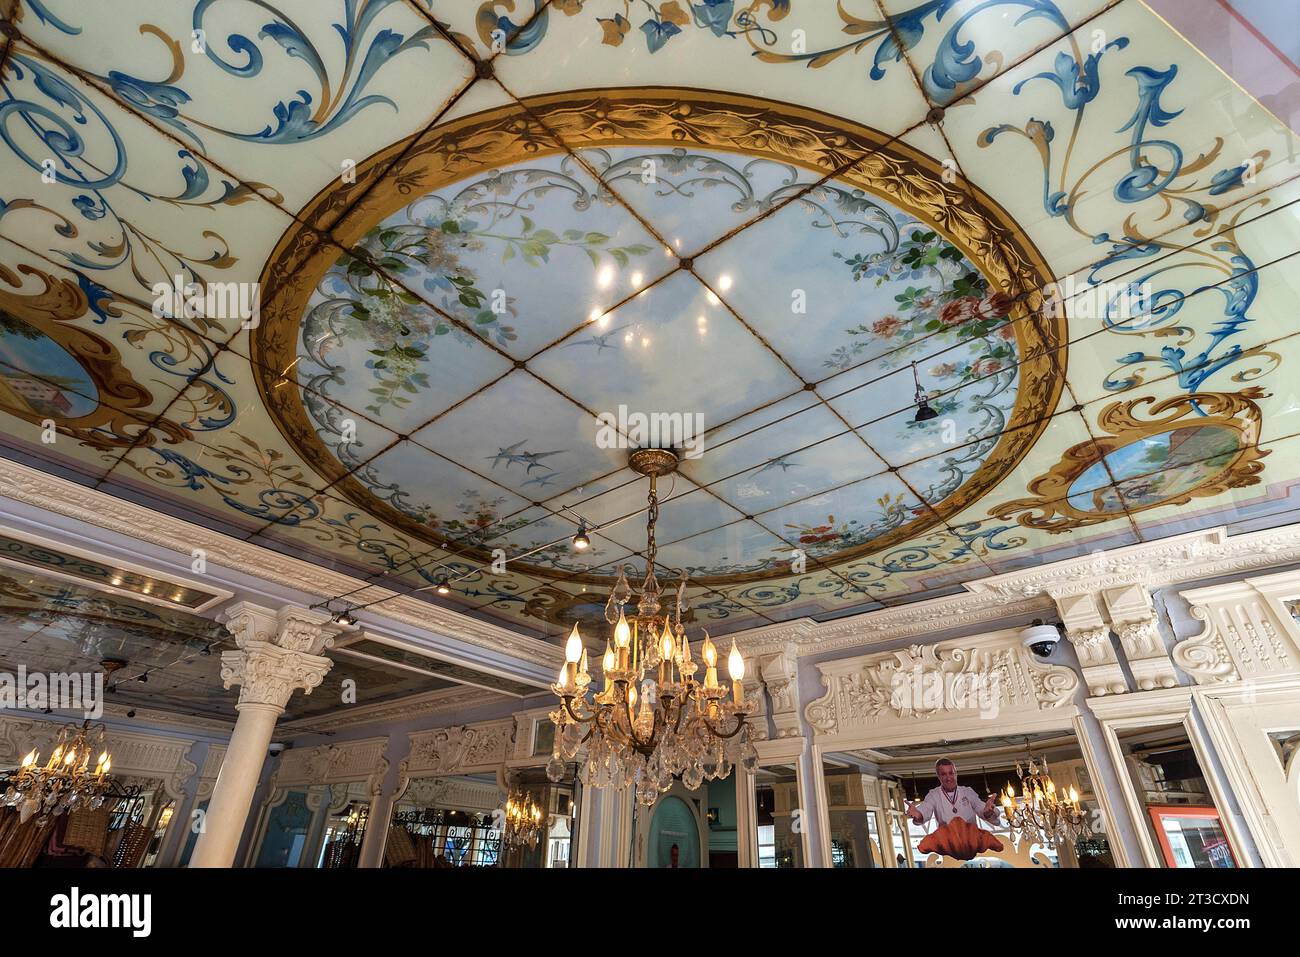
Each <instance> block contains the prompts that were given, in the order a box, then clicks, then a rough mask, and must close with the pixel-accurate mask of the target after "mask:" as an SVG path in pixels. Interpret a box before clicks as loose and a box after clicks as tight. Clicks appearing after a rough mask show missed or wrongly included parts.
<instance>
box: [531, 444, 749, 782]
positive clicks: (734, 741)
mask: <svg viewBox="0 0 1300 957" xmlns="http://www.w3.org/2000/svg"><path fill="white" fill-rule="evenodd" d="M628 464H629V466H630V467H631V468H632V469H633V470H634V471H636V472H638V473H639V474H641V475H644V476H647V477H648V478H649V479H650V493H649V495H648V496H647V502H648V505H649V509H648V515H647V520H646V549H645V558H646V570H645V576H644V577H643V578H642V580H641V585H640V587H639V588H632V587H630V586H629V585H628V581H627V576H626V575H625V574H624V570H623V569H620V570H619V574H618V579H617V580H616V581H615V583H614V588H613V590H612V591H611V592H610V596H609V601H608V602H607V603H606V605H605V620H606V621H607V622H608V623H609V624H610V625H611V626H612V629H613V634H612V638H610V639H607V640H606V644H605V655H604V658H603V661H602V684H603V686H602V687H601V689H600V691H598V692H597V691H596V690H595V689H594V688H592V687H590V686H591V684H592V680H591V675H590V673H589V672H588V670H587V653H586V651H585V650H584V648H583V644H582V637H581V635H580V634H579V633H578V626H577V625H576V624H575V625H574V626H573V631H572V632H571V633H570V635H569V640H568V643H567V645H566V647H565V663H564V666H563V667H562V668H561V669H560V675H559V679H558V680H557V681H556V683H555V684H554V685H552V686H551V690H553V691H554V692H555V694H556V696H557V697H558V698H559V699H560V707H559V708H558V709H557V710H555V711H553V712H551V715H550V717H551V720H552V721H553V722H554V723H555V726H556V733H555V747H554V750H553V752H552V755H551V760H550V762H548V764H547V765H546V773H547V776H548V777H550V779H551V780H552V781H559V780H561V778H562V777H563V776H564V772H565V762H566V761H572V760H574V759H575V758H576V757H577V755H578V752H579V750H580V749H582V748H583V747H584V746H585V748H586V755H585V758H584V760H583V761H582V763H581V765H580V770H579V774H580V776H581V780H582V782H583V783H584V784H586V785H588V786H591V787H602V788H603V787H608V788H614V789H617V790H622V789H624V788H628V787H631V788H633V789H634V790H635V793H636V799H637V801H638V802H639V803H641V804H642V805H644V806H646V807H649V806H651V805H653V804H654V803H655V801H656V800H658V798H659V795H660V794H661V793H663V792H664V791H667V790H668V789H669V788H670V787H672V784H673V779H674V778H675V777H678V776H680V777H681V779H682V782H683V783H684V784H685V785H686V787H687V788H689V789H691V790H695V789H696V788H698V787H699V786H700V785H701V784H702V783H703V782H704V780H705V779H706V778H707V779H709V780H719V779H722V778H725V777H726V776H727V775H728V774H730V773H731V769H732V766H733V765H734V764H736V763H742V764H743V765H744V766H745V768H746V769H747V770H752V769H753V768H754V767H755V766H756V765H757V761H758V753H757V751H756V750H755V748H754V745H753V743H752V742H751V740H750V729H749V724H748V722H747V721H746V720H745V719H746V717H747V716H748V715H750V714H752V713H753V711H754V704H753V703H752V702H748V701H746V700H745V690H744V684H743V678H744V677H745V662H744V659H743V658H742V657H741V655H740V652H739V651H738V650H737V648H736V646H735V643H734V642H733V643H732V647H731V654H730V656H729V657H728V673H729V675H730V677H731V687H730V688H727V687H726V686H724V685H722V684H720V683H719V682H718V668H717V665H718V651H717V649H716V648H715V647H714V645H713V642H712V641H711V640H710V639H709V636H708V632H705V634H704V644H703V646H702V649H701V656H702V658H703V659H704V661H703V664H704V680H703V681H702V682H701V681H697V680H696V678H695V675H696V673H697V672H698V671H699V667H698V666H697V665H696V663H695V661H694V660H693V659H692V657H691V647H690V643H689V642H688V641H687V639H686V630H685V628H683V626H682V609H683V605H684V599H685V591H686V583H687V578H686V575H685V573H683V574H682V576H681V580H680V582H679V583H678V586H677V594H676V598H675V600H674V601H673V602H672V606H673V607H672V609H671V611H669V610H664V611H663V612H661V611H660V598H661V596H662V595H663V592H662V590H661V588H660V585H659V581H658V579H657V578H656V577H655V552H656V549H655V523H656V522H657V521H658V518H659V496H658V489H657V486H656V480H657V479H658V478H659V477H661V476H663V475H668V474H671V473H672V472H674V471H676V469H677V456H676V455H675V454H673V453H672V452H670V451H668V450H666V449H640V450H638V451H636V452H633V453H632V456H631V458H630V460H629V463H628ZM634 598H635V599H636V601H635V605H634V606H633V607H632V608H631V609H630V610H631V614H628V613H627V611H628V610H627V609H625V606H628V605H629V604H630V603H631V602H632V599H634Z"/></svg>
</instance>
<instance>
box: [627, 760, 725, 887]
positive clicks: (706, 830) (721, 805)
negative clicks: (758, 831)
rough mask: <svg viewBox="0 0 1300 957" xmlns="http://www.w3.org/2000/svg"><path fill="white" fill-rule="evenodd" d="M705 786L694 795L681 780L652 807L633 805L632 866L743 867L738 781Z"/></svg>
mask: <svg viewBox="0 0 1300 957" xmlns="http://www.w3.org/2000/svg"><path fill="white" fill-rule="evenodd" d="M737 774H738V772H737V771H736V769H735V768H732V769H731V771H730V773H729V774H727V776H726V777H724V778H719V779H718V780H715V781H707V780H706V781H704V782H703V783H702V784H701V785H700V786H699V787H698V788H695V789H694V790H690V789H688V788H687V787H686V786H685V785H684V784H682V782H681V781H680V780H678V781H674V782H673V786H672V787H671V788H669V790H667V791H665V792H664V793H663V794H660V795H659V799H658V800H657V801H656V802H655V803H654V805H653V806H651V807H648V808H647V807H642V806H641V805H640V804H635V805H634V811H633V815H634V817H633V821H634V827H633V833H634V835H635V837H634V839H633V865H634V866H635V867H648V868H680V869H689V868H697V867H738V866H739V861H740V855H739V849H738V844H737V835H738V833H739V828H738V819H737V808H736V777H737Z"/></svg>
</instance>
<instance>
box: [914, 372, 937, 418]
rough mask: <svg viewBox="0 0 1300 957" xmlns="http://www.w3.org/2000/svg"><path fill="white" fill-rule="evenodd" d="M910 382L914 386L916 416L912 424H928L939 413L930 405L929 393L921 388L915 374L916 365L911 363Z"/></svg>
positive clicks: (919, 380)
mask: <svg viewBox="0 0 1300 957" xmlns="http://www.w3.org/2000/svg"><path fill="white" fill-rule="evenodd" d="M912 382H914V383H915V384H916V414H915V415H913V416H912V421H913V422H929V421H930V420H931V419H935V418H938V417H939V413H938V412H936V411H935V409H934V408H933V407H932V406H931V405H930V393H928V392H926V391H925V390H924V389H922V388H921V377H920V376H919V375H918V374H917V372H916V363H915V362H913V363H912Z"/></svg>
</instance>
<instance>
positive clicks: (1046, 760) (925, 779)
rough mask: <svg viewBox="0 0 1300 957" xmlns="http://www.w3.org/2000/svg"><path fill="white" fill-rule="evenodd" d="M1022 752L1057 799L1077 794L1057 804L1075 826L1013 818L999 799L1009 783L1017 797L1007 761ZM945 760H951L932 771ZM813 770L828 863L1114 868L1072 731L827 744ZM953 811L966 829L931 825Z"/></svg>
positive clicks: (1018, 787) (1017, 759)
mask: <svg viewBox="0 0 1300 957" xmlns="http://www.w3.org/2000/svg"><path fill="white" fill-rule="evenodd" d="M1030 757H1032V758H1033V759H1034V761H1035V765H1036V766H1037V767H1038V768H1039V769H1040V770H1043V769H1044V766H1045V773H1046V778H1044V779H1043V780H1044V783H1046V782H1047V781H1048V780H1050V787H1051V788H1053V789H1054V793H1055V794H1056V795H1057V799H1058V800H1059V801H1060V802H1061V803H1063V804H1065V805H1070V804H1071V802H1070V795H1071V793H1072V792H1073V794H1074V795H1077V798H1078V801H1077V811H1073V812H1072V813H1071V808H1070V807H1068V806H1067V807H1065V808H1064V809H1063V810H1064V811H1065V812H1066V814H1067V816H1068V817H1069V818H1070V819H1071V820H1073V821H1075V822H1076V826H1074V827H1064V826H1062V827H1060V828H1058V829H1043V830H1039V829H1036V828H1026V827H1023V826H1012V824H1011V822H1010V821H1009V819H1008V816H1007V812H1006V805H1005V803H1004V798H1005V795H1006V792H1007V788H1008V787H1010V788H1011V789H1012V792H1013V794H1014V800H1015V801H1016V803H1017V804H1020V803H1022V802H1023V797H1024V787H1025V784H1026V780H1025V779H1023V778H1022V777H1021V776H1020V774H1018V772H1017V770H1016V766H1017V764H1019V765H1020V768H1021V770H1022V771H1024V770H1027V767H1028V762H1029V759H1030ZM945 758H946V759H947V760H948V761H950V762H951V764H950V765H946V766H944V767H943V768H942V769H936V763H937V762H939V761H940V760H941V759H945ZM940 771H942V772H943V773H944V775H945V779H944V780H942V781H941V779H940ZM820 772H821V779H822V785H821V786H822V796H823V801H824V802H825V811H824V821H823V824H824V827H825V830H826V834H825V836H824V840H823V846H824V848H825V845H827V844H829V854H830V861H829V862H830V864H831V866H833V867H845V868H850V867H904V868H907V867H915V868H927V867H928V868H934V867H1026V868H1033V867H1038V868H1056V867H1112V866H1114V864H1113V862H1112V860H1111V854H1110V846H1109V841H1108V839H1107V836H1106V833H1105V830H1104V819H1103V817H1102V815H1101V814H1100V813H1099V812H1098V809H1097V801H1096V796H1095V795H1094V794H1093V790H1092V782H1091V778H1090V776H1089V774H1088V770H1087V765H1086V763H1085V761H1084V757H1083V754H1082V751H1081V749H1080V747H1079V744H1078V740H1077V739H1076V737H1075V735H1074V733H1073V732H1072V731H1066V730H1063V731H1060V732H1046V733H1038V734H1033V735H1029V736H1021V735H1007V736H998V737H985V738H977V739H968V740H962V741H939V742H937V743H935V742H930V743H923V744H899V745H882V746H879V747H873V748H862V749H857V750H852V751H842V752H830V753H826V754H823V755H822V757H821V763H820ZM967 789H969V790H967ZM990 797H992V798H993V801H992V804H991V806H990V804H989V798H990ZM943 801H948V802H950V803H949V804H947V805H943V804H941V802H943ZM952 817H960V818H962V820H963V822H965V824H969V825H970V828H969V829H967V828H966V827H964V826H963V827H961V829H960V833H958V832H957V831H956V830H954V829H949V828H945V829H944V831H943V833H938V832H939V831H940V828H941V827H942V825H944V824H945V823H946V822H947V821H948V820H949V819H951V818H952ZM917 818H919V820H918V819H917ZM1021 820H1022V823H1028V822H1023V819H1021ZM972 831H973V832H974V833H972Z"/></svg>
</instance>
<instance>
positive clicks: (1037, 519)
mask: <svg viewBox="0 0 1300 957" xmlns="http://www.w3.org/2000/svg"><path fill="white" fill-rule="evenodd" d="M1265 397H1266V393H1265V392H1264V390H1262V389H1260V388H1258V387H1248V388H1246V389H1243V390H1242V391H1241V392H1237V393H1229V394H1220V393H1194V394H1192V395H1188V396H1175V397H1174V398H1172V399H1166V400H1164V401H1161V402H1155V401H1154V400H1153V399H1151V398H1149V397H1146V398H1141V399H1134V400H1132V401H1128V402H1116V403H1113V404H1112V405H1109V406H1107V407H1106V408H1105V409H1103V410H1102V412H1101V414H1100V415H1099V416H1098V418H1097V424H1098V425H1099V426H1100V427H1101V428H1103V429H1105V430H1106V431H1107V432H1110V433H1111V435H1110V436H1109V437H1108V438H1102V439H1098V440H1097V441H1095V442H1085V443H1081V444H1079V445H1076V446H1074V447H1073V448H1071V449H1069V450H1067V451H1066V453H1065V455H1064V456H1063V457H1062V459H1061V461H1060V462H1059V463H1057V465H1056V466H1054V467H1053V468H1052V470H1051V471H1050V472H1049V473H1048V474H1047V475H1044V476H1041V477H1040V478H1037V479H1034V480H1033V481H1032V482H1030V483H1029V491H1030V492H1032V493H1033V494H1034V496H1035V497H1033V498H1023V499H1016V500H1014V501H1011V502H1007V503H1005V504H1003V505H1001V506H999V507H998V508H997V509H996V510H995V511H994V512H993V514H994V515H996V516H997V517H998V518H1001V519H1008V518H1012V517H1014V518H1016V520H1017V521H1018V522H1019V523H1020V524H1021V525H1024V526H1027V527H1030V528H1042V529H1046V530H1047V531H1050V532H1065V531H1069V530H1070V529H1073V528H1083V527H1086V526H1088V525H1095V524H1097V523H1099V522H1106V521H1109V520H1111V519H1112V518H1114V517H1115V516H1117V515H1123V514H1125V513H1126V512H1130V513H1131V512H1141V511H1145V510H1147V509H1152V508H1158V507H1160V506H1163V505H1181V504H1183V503H1185V502H1189V501H1191V500H1192V499H1193V498H1197V497H1204V496H1210V495H1218V494H1219V493H1220V492H1223V491H1226V490H1227V489H1232V488H1241V487H1243V486H1247V485H1254V484H1256V483H1258V482H1259V473H1260V472H1261V471H1263V468H1264V464H1263V462H1262V461H1261V459H1263V458H1264V457H1265V456H1267V455H1268V454H1269V452H1268V450H1267V449H1260V448H1258V445H1257V443H1258V442H1259V426H1260V412H1259V406H1258V405H1256V403H1255V401H1254V400H1258V399H1262V398H1265Z"/></svg>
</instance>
